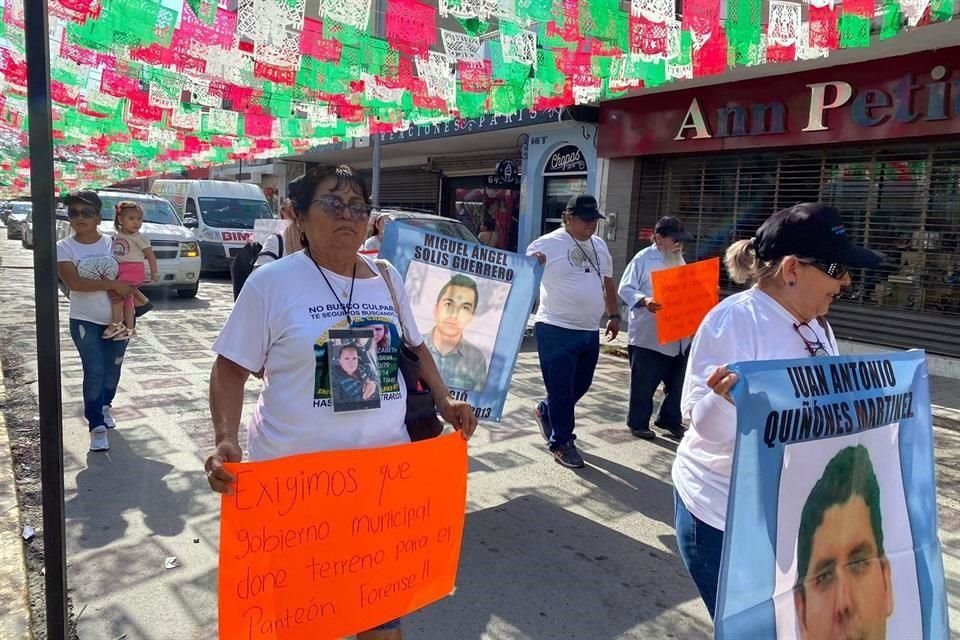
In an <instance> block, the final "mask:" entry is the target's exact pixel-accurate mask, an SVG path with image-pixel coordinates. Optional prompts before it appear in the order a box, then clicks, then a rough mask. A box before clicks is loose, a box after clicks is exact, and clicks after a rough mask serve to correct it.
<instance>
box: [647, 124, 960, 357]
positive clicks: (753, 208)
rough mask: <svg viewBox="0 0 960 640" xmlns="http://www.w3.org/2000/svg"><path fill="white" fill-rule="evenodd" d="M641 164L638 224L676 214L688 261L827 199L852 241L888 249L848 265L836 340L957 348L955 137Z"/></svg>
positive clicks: (956, 351) (959, 164) (956, 353)
mask: <svg viewBox="0 0 960 640" xmlns="http://www.w3.org/2000/svg"><path fill="white" fill-rule="evenodd" d="M640 172H641V173H640V195H639V212H638V224H637V226H638V228H639V229H641V230H642V229H644V228H651V227H653V224H654V223H655V221H656V219H657V218H658V217H659V216H661V215H675V216H677V217H679V218H681V219H682V220H683V221H684V223H685V224H686V227H687V229H688V230H689V231H691V232H692V233H694V234H695V235H696V236H697V240H696V241H695V242H692V243H690V246H688V247H687V249H686V254H687V259H688V260H693V259H698V260H700V259H705V258H710V257H713V256H721V255H722V254H723V252H724V250H725V249H726V247H728V246H729V245H730V244H731V243H732V242H733V241H735V240H739V239H741V238H749V237H751V236H752V235H753V232H754V231H755V230H756V228H757V227H758V226H759V224H760V223H762V222H763V220H765V219H766V218H767V216H769V215H770V214H771V213H773V212H774V211H777V210H779V209H782V208H784V207H788V206H791V205H794V204H797V203H799V202H812V201H822V202H825V203H827V204H831V205H834V206H836V207H837V208H838V209H840V211H841V212H842V214H843V217H844V221H845V222H846V224H847V227H848V231H849V233H850V234H851V236H852V237H853V239H854V240H855V241H856V242H859V243H863V244H865V245H867V246H869V247H870V248H872V249H876V250H878V251H882V252H883V253H885V254H886V255H887V256H888V261H887V264H886V265H885V266H884V267H883V268H881V269H879V270H877V271H863V270H858V271H856V272H854V273H852V274H851V275H852V276H853V281H854V282H853V286H852V287H851V288H850V289H849V290H848V291H847V292H846V293H845V295H844V297H843V299H842V301H841V302H838V303H837V304H835V305H834V307H833V309H832V311H831V313H830V322H831V324H832V325H833V328H834V330H835V332H836V334H837V337H839V338H845V339H851V340H858V341H863V342H869V343H874V344H880V345H886V346H891V347H899V348H904V347H922V348H925V349H927V350H928V351H929V352H931V353H938V354H943V355H948V356H952V357H960V340H958V339H957V337H956V336H957V335H958V334H960V144H957V143H943V144H934V145H929V144H917V145H910V144H896V145H895V144H891V145H887V146H875V147H861V148H850V149H844V148H827V149H822V148H820V149H798V150H788V151H773V152H753V153H741V154H732V153H725V154H718V155H705V156H695V157H671V158H650V159H645V160H644V161H643V163H642V166H641V169H640ZM637 248H640V247H639V246H638V247H637ZM721 285H722V287H723V288H724V290H725V291H726V292H728V293H729V292H732V291H733V287H732V286H731V284H730V283H729V282H728V281H727V280H726V277H725V274H724V276H722V282H721Z"/></svg>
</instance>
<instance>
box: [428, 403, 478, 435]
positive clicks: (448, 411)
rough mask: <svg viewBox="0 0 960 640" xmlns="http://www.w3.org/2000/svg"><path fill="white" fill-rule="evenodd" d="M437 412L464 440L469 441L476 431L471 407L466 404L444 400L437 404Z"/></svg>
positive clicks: (475, 422) (475, 417) (475, 419)
mask: <svg viewBox="0 0 960 640" xmlns="http://www.w3.org/2000/svg"><path fill="white" fill-rule="evenodd" d="M437 410H438V411H439V412H440V416H441V417H442V418H443V419H444V420H446V421H447V422H449V423H450V424H452V425H453V428H454V429H456V430H457V431H459V432H460V435H461V436H462V437H463V439H464V440H469V439H470V436H472V435H473V432H474V431H476V430H477V416H476V414H474V412H473V407H472V406H470V405H469V404H468V403H466V402H460V401H458V400H450V399H449V398H446V399H445V400H443V401H440V402H437Z"/></svg>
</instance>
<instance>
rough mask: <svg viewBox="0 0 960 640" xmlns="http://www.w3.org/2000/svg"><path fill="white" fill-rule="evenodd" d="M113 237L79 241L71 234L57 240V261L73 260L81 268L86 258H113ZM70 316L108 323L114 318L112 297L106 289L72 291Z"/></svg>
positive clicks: (105, 236)
mask: <svg viewBox="0 0 960 640" xmlns="http://www.w3.org/2000/svg"><path fill="white" fill-rule="evenodd" d="M113 257H114V256H113V238H111V237H110V236H107V235H101V236H100V239H99V240H97V241H96V242H94V243H93V244H83V243H81V242H77V241H76V239H75V238H74V237H73V236H69V237H67V238H64V239H63V240H60V241H59V242H57V262H71V263H73V265H74V266H76V267H77V270H78V271H79V269H80V263H81V262H83V261H84V260H90V259H93V260H103V259H105V258H110V259H113ZM70 318H71V319H73V320H84V321H86V322H93V323H96V324H102V325H108V324H110V323H111V322H112V320H113V310H112V307H111V305H110V297H109V296H108V295H107V292H106V291H71V292H70Z"/></svg>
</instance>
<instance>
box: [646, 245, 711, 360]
mask: <svg viewBox="0 0 960 640" xmlns="http://www.w3.org/2000/svg"><path fill="white" fill-rule="evenodd" d="M650 277H651V279H652V280H653V299H654V300H656V301H657V302H659V303H660V304H661V305H663V308H662V309H660V310H659V311H657V339H658V340H659V341H660V344H666V343H668V342H674V341H675V340H680V339H681V338H689V337H690V336H692V335H693V334H695V333H696V332H697V329H698V328H699V327H700V323H701V322H702V321H703V318H704V316H706V315H707V312H708V311H710V309H713V308H714V307H715V306H717V303H718V302H719V301H720V258H711V259H710V260H701V261H700V262H694V263H693V264H688V265H684V266H682V267H673V268H672V269H662V270H660V271H654V272H653V273H652V274H650Z"/></svg>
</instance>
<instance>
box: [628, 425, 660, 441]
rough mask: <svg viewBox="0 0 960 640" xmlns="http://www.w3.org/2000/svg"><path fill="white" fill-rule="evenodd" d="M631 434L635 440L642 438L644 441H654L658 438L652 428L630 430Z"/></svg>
mask: <svg viewBox="0 0 960 640" xmlns="http://www.w3.org/2000/svg"><path fill="white" fill-rule="evenodd" d="M630 433H631V434H633V437H634V438H640V439H642V440H653V439H654V438H656V437H657V434H656V433H654V432H653V429H651V428H650V427H647V428H646V429H630Z"/></svg>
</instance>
